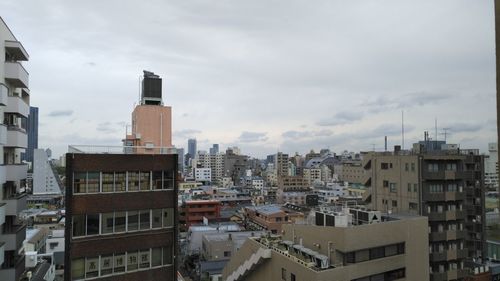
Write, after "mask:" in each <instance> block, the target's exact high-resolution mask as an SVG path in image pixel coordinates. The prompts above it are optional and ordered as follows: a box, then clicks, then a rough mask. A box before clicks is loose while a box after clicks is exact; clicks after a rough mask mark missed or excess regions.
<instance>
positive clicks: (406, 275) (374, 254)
mask: <svg viewBox="0 0 500 281" xmlns="http://www.w3.org/2000/svg"><path fill="white" fill-rule="evenodd" d="M351 218H352V217H351ZM380 219H381V218H378V220H380ZM339 220H340V219H339ZM328 221H329V222H332V221H333V222H334V224H333V225H335V222H337V220H336V219H326V221H325V220H323V221H321V220H319V221H318V220H317V221H316V224H315V225H295V224H287V225H283V226H282V231H281V234H282V235H281V236H272V235H268V236H265V237H259V238H249V239H247V241H246V242H245V244H243V246H242V247H241V248H240V250H239V251H238V252H237V253H236V254H235V255H233V257H232V258H231V260H230V261H229V262H228V264H227V265H226V267H225V268H224V270H223V273H222V277H223V280H227V281H239V280H246V281H254V280H256V281H261V280H283V281H298V280H307V281H315V280H317V281H320V280H321V281H325V280H336V281H337V280H338V281H362V280H363V281H366V280H385V281H392V280H412V281H414V280H415V281H417V280H418V281H425V280H429V266H428V264H427V262H428V260H429V253H428V251H427V244H428V234H427V218H425V217H421V216H405V217H397V216H390V217H389V216H385V217H383V222H379V223H372V224H362V225H353V224H348V225H345V226H327V225H329V224H328V223H327V222H328ZM325 223H326V224H327V225H325Z"/></svg>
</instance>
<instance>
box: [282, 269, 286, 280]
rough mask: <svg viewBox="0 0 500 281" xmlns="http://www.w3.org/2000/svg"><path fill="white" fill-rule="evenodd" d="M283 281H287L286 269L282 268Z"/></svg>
mask: <svg viewBox="0 0 500 281" xmlns="http://www.w3.org/2000/svg"><path fill="white" fill-rule="evenodd" d="M281 280H286V269H284V268H281Z"/></svg>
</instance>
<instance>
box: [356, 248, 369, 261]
mask: <svg viewBox="0 0 500 281" xmlns="http://www.w3.org/2000/svg"><path fill="white" fill-rule="evenodd" d="M369 259H370V252H369V251H368V250H361V251H356V262H357V263H358V262H364V261H367V260H369Z"/></svg>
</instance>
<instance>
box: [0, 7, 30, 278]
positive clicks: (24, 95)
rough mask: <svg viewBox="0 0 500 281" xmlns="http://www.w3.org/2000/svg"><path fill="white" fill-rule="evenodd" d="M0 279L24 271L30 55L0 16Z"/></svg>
mask: <svg viewBox="0 0 500 281" xmlns="http://www.w3.org/2000/svg"><path fill="white" fill-rule="evenodd" d="M0 49H1V50H2V51H3V53H2V55H1V56H0V64H1V65H0V117H1V120H4V121H3V124H0V155H3V157H0V188H1V189H2V190H1V192H0V228H1V229H2V231H1V232H0V280H19V278H20V275H21V274H22V273H23V272H24V268H25V264H24V256H23V254H22V253H21V254H20V250H21V248H22V246H23V241H24V239H25V238H26V225H25V224H24V223H22V222H21V221H19V220H18V214H19V213H20V212H21V211H22V210H24V209H26V193H25V189H26V178H27V172H28V165H26V164H24V163H22V162H21V154H22V153H24V152H25V150H26V148H27V146H28V136H27V134H26V125H27V117H28V115H29V111H30V106H29V100H30V92H29V90H28V87H29V84H28V82H29V74H28V72H27V71H26V69H25V68H24V67H23V65H22V61H27V60H28V58H29V56H28V53H27V52H26V50H25V49H24V47H23V45H22V44H21V42H19V40H17V38H16V37H15V36H14V34H13V33H12V31H11V30H10V29H9V27H8V26H7V25H6V24H5V22H4V21H3V19H2V18H1V17H0Z"/></svg>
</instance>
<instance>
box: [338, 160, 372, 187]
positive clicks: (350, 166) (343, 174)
mask: <svg viewBox="0 0 500 281" xmlns="http://www.w3.org/2000/svg"><path fill="white" fill-rule="evenodd" d="M361 164H362V163H361V160H343V161H342V162H340V163H338V164H335V166H334V173H335V174H337V175H338V177H339V180H341V181H346V182H348V183H352V184H362V183H363V180H364V178H365V176H364V173H365V169H364V168H363V166H362V165H361Z"/></svg>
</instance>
